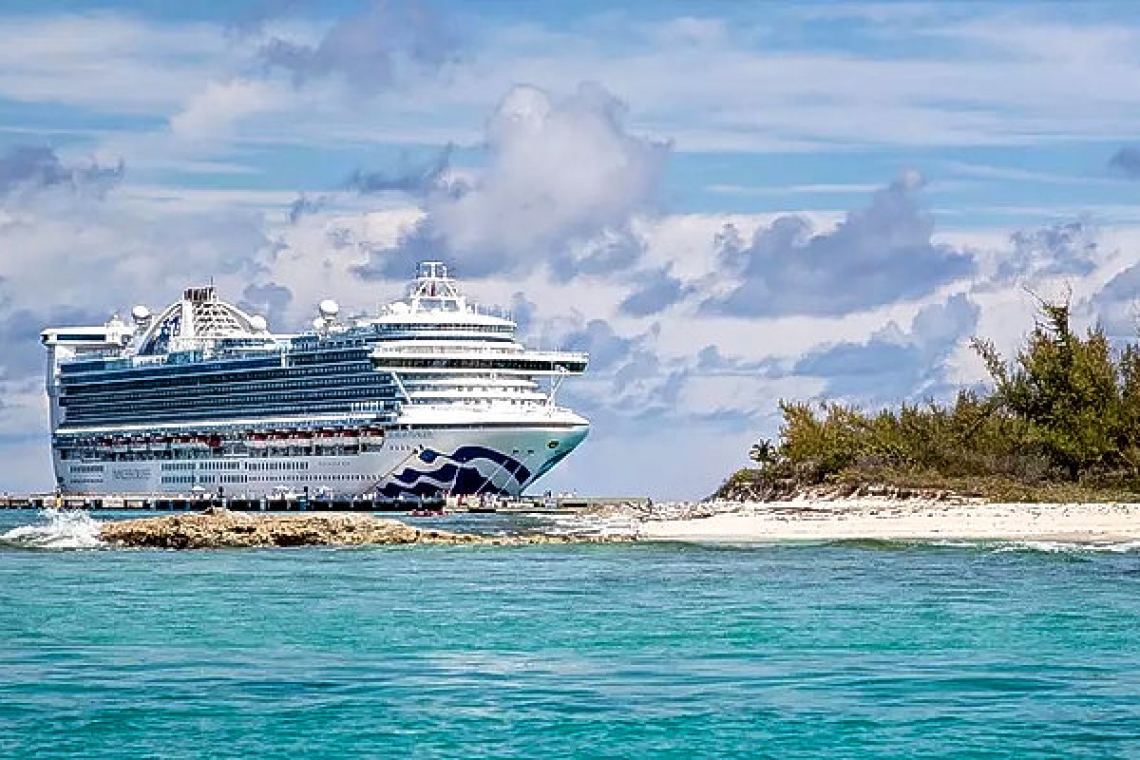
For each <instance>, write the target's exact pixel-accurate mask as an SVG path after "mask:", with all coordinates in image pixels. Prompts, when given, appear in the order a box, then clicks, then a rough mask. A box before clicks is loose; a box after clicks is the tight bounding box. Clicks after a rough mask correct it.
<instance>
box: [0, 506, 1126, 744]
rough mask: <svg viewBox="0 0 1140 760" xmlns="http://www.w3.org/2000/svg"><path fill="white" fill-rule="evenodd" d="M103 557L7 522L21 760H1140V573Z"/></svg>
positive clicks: (638, 561)
mask: <svg viewBox="0 0 1140 760" xmlns="http://www.w3.org/2000/svg"><path fill="white" fill-rule="evenodd" d="M100 519H102V518H100ZM499 519H500V522H491V523H486V522H484V523H483V525H484V526H488V525H489V526H490V529H493V530H500V529H505V528H509V527H510V526H509V525H504V524H503V523H502V522H501V518H499ZM466 527H470V524H468V525H467V526H466ZM92 535H93V533H92V525H91V523H90V522H89V521H88V519H87V518H86V517H78V518H74V517H73V518H60V517H57V518H56V519H55V520H54V522H50V523H49V522H48V521H46V519H45V518H44V517H43V516H40V515H36V514H34V513H28V512H7V513H4V512H0V757H14V758H63V757H67V758H104V757H106V758H212V757H248V758H290V759H291V760H296V759H299V758H346V757H412V758H428V757H449V758H450V757H458V758H479V757H488V758H490V757H496V758H498V757H506V758H515V757H517V758H553V757H582V758H592V757H599V758H601V757H607V758H608V757H612V758H641V757H646V758H648V757H653V758H698V757H709V758H713V757H716V758H730V757H739V758H744V757H748V758H752V757H778V758H797V757H838V758H883V757H900V758H902V757H908V758H909V757H924V758H931V757H960V758H986V757H993V758H999V757H1000V758H1034V757H1040V758H1062V757H1063V758H1072V757H1087V758H1112V757H1122V758H1123V757H1140V553H1138V552H1136V551H1111V550H1098V551H1089V550H1084V549H1079V548H1076V547H1066V546H1058V545H1039V546H1032V545H1002V544H979V545H971V544H963V545H921V544H912V545H907V544H896V543H875V542H870V543H856V544H823V545H795V546H771V545H768V546H764V545H752V546H699V545H682V544H630V545H570V546H524V547H448V546H422V547H375V548H353V549H326V548H298V549H275V550H223V551H196V552H181V553H180V552H165V551H161V552H160V551H140V550H131V551H125V550H108V549H99V548H90V547H92V546H93V545H94V544H93V542H92V540H91V536H92Z"/></svg>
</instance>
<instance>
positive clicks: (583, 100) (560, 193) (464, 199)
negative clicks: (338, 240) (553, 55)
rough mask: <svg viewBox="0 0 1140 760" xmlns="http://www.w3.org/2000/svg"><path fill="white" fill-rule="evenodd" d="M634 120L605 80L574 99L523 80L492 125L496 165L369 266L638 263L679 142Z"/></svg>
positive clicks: (430, 202)
mask: <svg viewBox="0 0 1140 760" xmlns="http://www.w3.org/2000/svg"><path fill="white" fill-rule="evenodd" d="M624 117H625V106H624V104H622V103H621V102H620V101H619V100H617V98H615V97H614V96H613V95H611V94H610V93H609V92H607V91H606V90H605V89H604V88H602V87H601V86H600V85H597V84H593V83H583V84H582V85H580V86H579V87H578V89H577V91H576V92H574V93H573V94H572V95H570V96H569V97H566V98H562V99H553V98H551V97H550V96H549V95H548V94H547V93H546V92H544V91H543V90H540V89H538V88H535V87H529V86H517V87H514V88H513V89H512V90H511V91H510V92H509V93H508V94H507V96H506V97H505V98H504V99H503V101H502V102H501V103H500V104H499V106H498V108H497V109H496V110H495V112H494V114H492V116H491V118H490V120H489V122H488V124H487V130H486V144H485V149H486V156H487V161H486V166H485V167H484V168H483V169H482V170H481V171H480V172H479V173H478V174H477V175H476V176H475V177H474V178H473V179H472V180H471V181H470V184H469V185H468V186H466V187H465V189H464V191H463V192H450V191H437V192H433V193H430V194H429V195H428V197H427V198H426V199H425V202H424V211H425V214H424V216H423V218H422V219H420V221H419V222H418V223H417V224H416V225H414V226H413V227H412V228H410V229H408V230H406V231H405V232H404V234H403V235H401V237H400V240H399V241H398V242H397V244H396V245H395V246H392V247H388V248H384V249H382V250H378V251H376V252H375V254H374V255H373V256H372V257H371V258H370V260H369V261H368V262H367V263H366V264H365V265H364V266H362V267H361V268H360V269H359V270H358V272H359V274H360V275H361V276H363V277H366V278H369V277H386V276H389V275H391V274H393V273H403V272H406V271H408V270H409V268H410V266H411V265H412V264H413V263H414V262H415V261H416V260H418V259H421V258H423V257H424V256H426V255H431V256H435V257H440V258H446V259H448V260H450V261H453V262H455V263H456V264H458V265H460V267H461V271H462V272H463V273H464V274H466V275H468V276H480V275H486V274H489V273H492V272H508V271H522V270H527V269H530V268H533V267H535V266H536V265H538V264H540V263H544V262H545V263H547V264H549V265H550V266H551V267H552V268H553V269H554V270H555V271H556V272H558V273H559V274H560V275H562V276H573V275H574V274H576V273H580V272H607V271H613V270H614V269H617V268H621V267H626V266H629V265H630V264H631V263H633V261H635V260H636V259H637V258H638V257H639V256H640V254H641V251H642V243H641V241H640V239H639V238H638V236H637V235H636V234H634V233H633V232H632V230H631V228H630V220H631V219H632V218H633V216H634V215H635V214H637V213H638V212H642V211H644V210H646V209H648V208H650V207H651V205H652V202H653V200H654V196H655V194H656V191H657V188H658V184H659V181H660V178H661V173H662V171H663V169H664V165H665V161H666V158H667V156H668V152H669V147H668V146H667V145H665V144H662V143H658V142H654V141H652V140H649V139H647V138H643V137H638V136H635V135H632V134H630V133H629V132H628V131H627V129H626V127H625V125H624Z"/></svg>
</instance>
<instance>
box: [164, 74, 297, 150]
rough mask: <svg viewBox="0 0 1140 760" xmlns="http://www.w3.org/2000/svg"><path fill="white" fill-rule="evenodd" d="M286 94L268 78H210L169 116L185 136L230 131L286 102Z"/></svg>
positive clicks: (209, 135) (200, 136)
mask: <svg viewBox="0 0 1140 760" xmlns="http://www.w3.org/2000/svg"><path fill="white" fill-rule="evenodd" d="M285 102H286V100H285V98H284V97H283V96H282V95H281V93H279V92H278V91H277V89H276V88H275V87H274V86H273V85H272V84H271V83H268V82H262V81H258V80H253V79H240V78H239V79H231V80H229V81H225V82H207V83H206V86H205V88H204V89H203V90H202V91H201V92H199V93H197V94H196V95H195V96H194V97H192V98H191V99H190V101H189V102H188V103H187V104H186V105H185V106H184V107H183V108H182V110H181V111H179V112H178V113H177V114H175V115H174V116H173V117H171V119H170V131H171V132H172V133H173V134H174V136H175V137H178V138H180V139H183V140H202V139H206V138H213V137H222V136H226V135H228V134H230V133H231V132H232V131H233V130H234V129H235V128H236V126H237V124H238V123H239V122H240V121H241V120H242V119H245V118H248V117H250V116H254V115H256V114H262V113H265V112H266V111H271V110H273V109H275V108H280V107H282V106H284V105H285Z"/></svg>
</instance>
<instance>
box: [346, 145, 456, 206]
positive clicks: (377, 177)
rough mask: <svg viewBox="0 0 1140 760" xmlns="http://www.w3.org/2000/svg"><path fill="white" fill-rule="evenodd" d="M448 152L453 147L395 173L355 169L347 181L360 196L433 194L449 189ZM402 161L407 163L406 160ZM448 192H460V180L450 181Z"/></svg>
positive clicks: (449, 158)
mask: <svg viewBox="0 0 1140 760" xmlns="http://www.w3.org/2000/svg"><path fill="white" fill-rule="evenodd" d="M451 151H452V147H451V146H450V145H449V146H447V147H446V148H444V149H443V150H441V151H440V152H439V154H438V155H437V156H435V158H433V159H432V160H431V161H429V162H427V163H426V164H423V165H421V166H403V167H402V168H401V170H399V171H397V172H394V173H387V172H382V171H371V172H367V171H364V170H363V169H357V170H356V171H355V172H353V174H352V176H350V177H349V178H348V181H347V183H346V184H347V186H348V187H349V188H350V189H352V190H355V191H356V192H358V193H360V194H361V195H373V194H376V193H388V192H400V193H406V194H407V195H411V196H414V197H417V198H423V197H428V196H430V195H432V194H433V193H436V192H441V191H447V190H448V189H449V185H448V184H447V175H448V170H449V169H450V168H451ZM404 161H405V163H406V159H404ZM450 191H451V192H453V193H457V194H462V192H463V185H462V183H457V184H452V185H451V186H450Z"/></svg>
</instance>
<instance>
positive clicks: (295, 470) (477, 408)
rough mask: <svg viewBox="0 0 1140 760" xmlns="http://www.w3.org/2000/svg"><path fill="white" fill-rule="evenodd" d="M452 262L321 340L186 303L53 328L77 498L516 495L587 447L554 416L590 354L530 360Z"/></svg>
mask: <svg viewBox="0 0 1140 760" xmlns="http://www.w3.org/2000/svg"><path fill="white" fill-rule="evenodd" d="M515 328H516V325H515V323H514V322H513V321H512V320H511V319H510V318H509V317H508V316H507V315H505V314H502V313H496V312H494V311H491V310H485V309H481V308H479V307H477V306H476V305H474V304H473V303H471V302H469V301H468V299H467V298H466V296H464V295H463V294H462V293H461V292H460V291H459V290H458V288H457V286H456V284H455V282H454V281H453V280H452V279H451V277H450V276H449V275H448V273H447V269H446V267H445V266H444V265H443V264H442V263H440V262H425V263H423V264H421V265H419V267H418V270H417V275H416V278H415V281H414V282H413V284H412V286H411V289H410V290H409V292H408V296H407V297H406V298H405V299H403V300H399V301H395V302H393V303H391V304H388V305H387V306H385V307H382V308H381V309H380V312H379V313H378V314H373V315H369V316H365V317H357V318H352V319H342V318H341V316H340V310H339V307H338V305H337V304H336V303H335V302H334V301H331V300H326V301H323V302H321V304H320V308H319V316H317V318H316V319H315V320H314V322H313V327H312V329H311V330H310V331H308V332H305V333H301V334H296V335H279V334H274V333H272V332H270V331H269V327H268V325H267V324H266V321H265V319H264V318H262V317H260V316H254V315H250V314H248V313H246V312H245V311H243V310H242V309H239V308H238V307H236V306H234V305H232V304H229V303H227V302H225V301H223V300H221V299H219V298H218V295H217V293H216V291H215V289H214V288H213V287H212V286H211V287H195V288H188V289H186V290H185V291H184V292H183V294H182V298H180V299H179V300H178V301H176V302H175V303H173V304H171V305H170V306H169V307H167V308H166V309H164V310H163V311H161V312H160V313H158V314H152V313H151V312H150V310H148V309H147V308H145V307H142V306H136V307H135V308H134V309H133V310H132V312H131V320H130V322H129V323H128V322H126V321H123V320H121V319H119V318H117V317H115V318H112V319H111V320H110V321H109V322H107V323H106V324H105V325H102V326H98V327H78V328H71V327H68V328H50V329H47V330H44V331H43V333H42V335H41V339H42V341H43V343H44V345H45V347H46V348H47V351H48V361H47V393H48V399H49V402H50V404H49V406H50V414H51V426H52V452H53V463H54V467H55V475H56V479H57V486H58V487H59V488H60V489H61V490H62V491H64V492H67V493H183V494H187V493H204V492H209V493H211V494H216V493H223V494H229V495H234V496H238V495H244V496H247V497H258V496H270V495H279V494H281V493H286V492H288V493H294V494H300V493H308V494H310V495H314V496H317V495H321V494H322V493H328V494H336V495H355V494H362V495H369V496H372V497H381V498H384V497H386V498H396V497H399V496H401V495H416V496H434V495H439V494H445V493H452V494H473V495H482V494H488V495H518V494H520V493H522V492H523V490H524V489H526V488H527V487H528V486H530V485H531V484H532V483H534V481H535V480H537V479H538V478H539V477H541V476H542V475H543V474H544V473H546V472H547V471H549V470H550V468H551V467H553V466H554V465H555V464H557V463H558V462H559V461H560V460H561V459H562V458H564V457H565V456H566V455H567V454H569V453H570V452H571V451H572V450H573V449H574V448H575V447H576V446H577V445H578V444H579V443H580V442H581V441H582V439H583V438H585V437H586V434H587V432H588V430H589V423H588V422H587V421H586V420H585V419H584V418H583V417H581V416H580V415H578V414H576V413H574V412H573V411H571V410H569V409H566V408H564V407H561V406H559V405H558V404H557V403H556V400H555V399H556V395H555V394H556V392H557V390H558V387H559V385H560V384H561V382H562V380H563V379H564V378H566V377H567V376H570V375H576V374H581V373H582V372H583V371H585V368H586V364H587V360H588V357H587V355H586V354H583V353H574V352H566V351H533V350H529V349H527V348H525V347H524V346H523V345H522V344H520V343H519V342H518V341H517V340H516V339H515Z"/></svg>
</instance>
